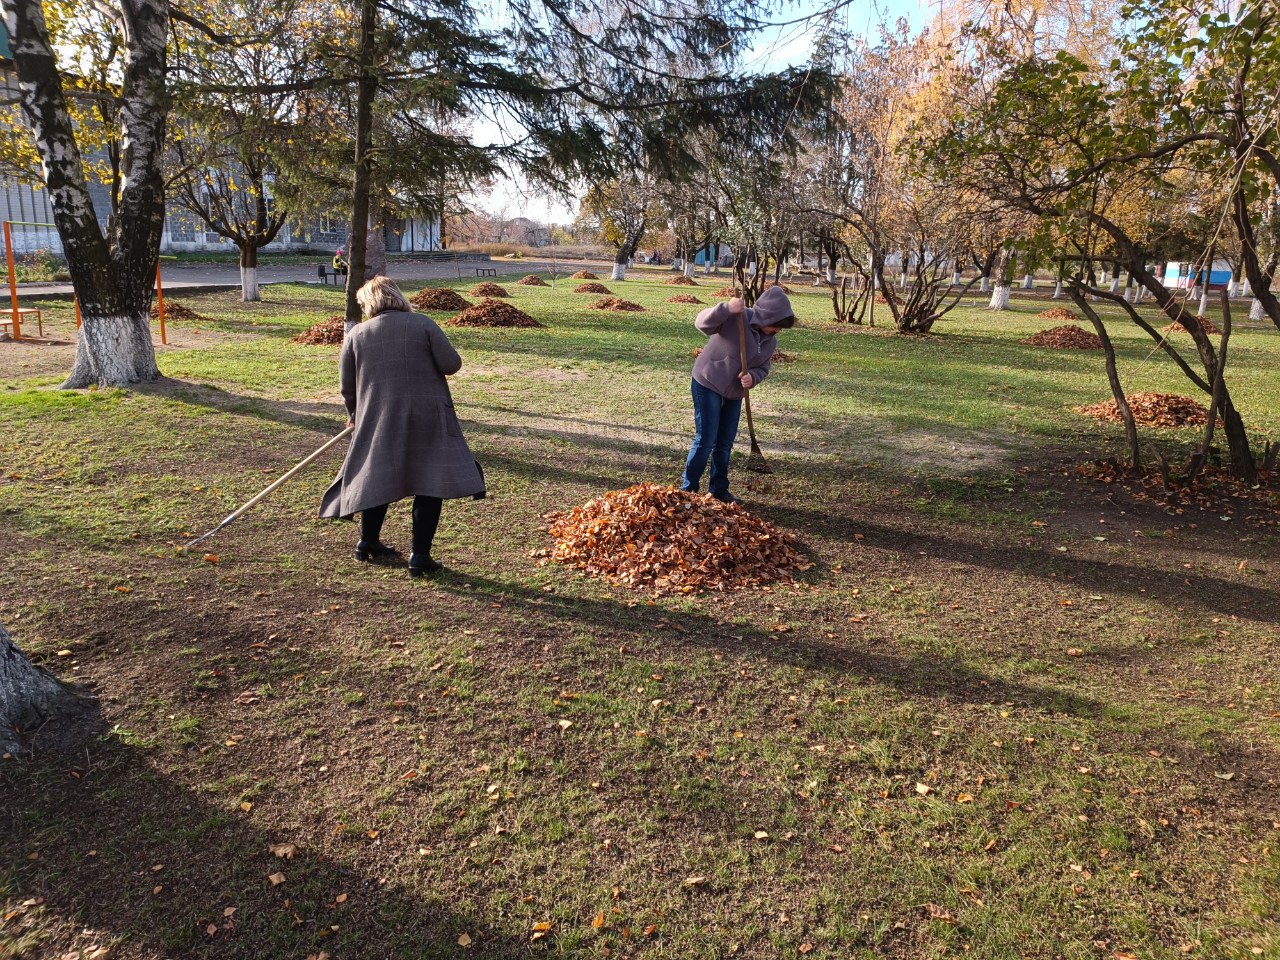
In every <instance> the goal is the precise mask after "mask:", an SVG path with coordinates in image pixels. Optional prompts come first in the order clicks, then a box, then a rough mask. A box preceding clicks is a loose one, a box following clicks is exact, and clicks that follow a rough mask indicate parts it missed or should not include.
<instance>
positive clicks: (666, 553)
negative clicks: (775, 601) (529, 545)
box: [534, 483, 812, 593]
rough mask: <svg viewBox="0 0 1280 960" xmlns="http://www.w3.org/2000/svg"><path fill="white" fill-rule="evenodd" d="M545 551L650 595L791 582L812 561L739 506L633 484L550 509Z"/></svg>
mask: <svg viewBox="0 0 1280 960" xmlns="http://www.w3.org/2000/svg"><path fill="white" fill-rule="evenodd" d="M546 519H547V520H548V521H550V525H549V526H548V528H547V529H548V532H549V533H550V535H551V537H552V538H553V539H554V540H555V545H554V546H553V547H552V548H551V549H550V550H545V549H544V550H537V551H534V556H537V557H539V558H540V559H539V564H540V565H545V564H548V563H552V562H554V563H563V564H565V565H567V566H571V567H575V568H576V569H578V570H582V571H583V572H585V573H587V574H588V575H590V576H593V577H600V578H601V579H604V580H607V581H608V582H609V583H611V584H613V585H614V586H620V587H628V588H633V589H640V590H651V591H653V592H654V593H702V592H704V591H708V590H714V591H727V590H740V589H743V588H745V587H753V586H761V585H766V584H772V583H777V582H791V580H792V577H793V574H795V573H796V572H799V571H804V570H808V569H810V567H812V564H811V563H809V562H808V561H806V560H805V559H804V557H803V556H802V555H801V554H800V552H799V550H798V549H797V546H798V543H797V541H796V539H795V537H793V536H792V535H791V534H789V533H786V532H785V531H782V530H779V529H778V528H777V527H775V526H773V524H771V523H769V522H768V521H767V520H763V519H761V518H760V517H757V516H755V515H754V514H751V513H749V512H747V511H746V510H744V509H743V508H742V507H741V506H740V505H738V504H726V503H721V502H720V501H719V500H716V499H715V498H713V497H710V496H703V495H701V494H696V493H688V492H686V491H683V490H677V489H675V488H674V487H664V486H659V485H657V484H652V483H640V484H636V485H635V486H632V487H628V488H627V489H625V490H613V491H610V492H609V493H606V494H605V495H604V496H601V497H597V498H596V499H594V500H591V501H588V502H587V503H585V504H583V505H582V506H580V507H574V508H573V509H572V510H568V511H565V512H557V513H549V514H547V516H546Z"/></svg>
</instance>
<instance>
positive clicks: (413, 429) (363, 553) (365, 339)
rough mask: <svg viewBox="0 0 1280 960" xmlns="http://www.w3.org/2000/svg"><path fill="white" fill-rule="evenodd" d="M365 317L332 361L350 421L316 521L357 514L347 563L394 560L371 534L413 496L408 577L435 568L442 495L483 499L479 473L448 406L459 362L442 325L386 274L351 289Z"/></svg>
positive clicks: (375, 534) (391, 551) (376, 534)
mask: <svg viewBox="0 0 1280 960" xmlns="http://www.w3.org/2000/svg"><path fill="white" fill-rule="evenodd" d="M356 298H357V299H358V300H359V301H360V307H361V309H362V310H363V311H364V314H365V316H366V317H367V318H368V319H366V320H365V321H364V322H363V323H361V324H359V325H358V326H356V327H355V328H354V329H352V331H351V332H350V333H349V334H347V339H346V341H345V342H344V343H343V345H342V356H341V358H340V360H339V366H340V368H341V375H342V398H343V400H344V401H346V405H347V413H348V414H350V416H351V422H352V424H353V425H354V427H355V433H354V434H353V435H352V438H351V447H350V449H349V450H348V451H347V459H346V461H345V462H344V463H343V464H342V472H341V473H339V474H338V478H337V479H336V480H335V481H334V482H333V486H331V487H330V488H329V490H328V491H327V492H326V493H325V495H324V500H323V501H322V503H321V506H320V516H322V517H348V518H349V517H351V516H352V515H353V514H356V513H359V514H360V542H359V543H358V544H356V559H357V560H371V559H379V558H386V557H389V556H394V555H396V554H397V552H398V551H396V549H395V548H394V547H390V546H387V545H386V544H384V543H383V542H382V541H381V539H380V535H381V533H382V522H383V520H384V519H385V518H386V515H387V507H388V506H390V505H391V504H392V503H394V502H395V501H397V500H403V499H404V498H406V497H413V553H412V554H410V556H409V574H410V576H415V577H420V576H422V575H423V574H424V573H434V572H435V571H437V570H439V569H441V564H440V563H438V562H437V561H435V560H433V559H432V558H431V542H432V541H433V540H434V539H435V535H436V526H437V525H438V524H439V522H440V510H441V506H442V505H443V502H444V501H445V500H450V499H453V498H456V497H474V498H475V499H477V500H478V499H480V498H481V497H483V496H484V492H485V491H484V475H483V474H482V473H481V472H480V465H479V464H478V463H476V460H475V458H474V457H473V456H472V455H471V451H470V450H469V449H468V448H467V441H466V440H465V439H463V436H462V427H461V426H459V424H458V417H457V414H455V413H454V410H453V397H452V396H451V395H450V393H449V384H448V383H447V382H446V381H445V377H448V376H450V375H451V374H455V373H457V372H458V370H459V369H460V368H461V367H462V358H461V357H460V356H458V351H457V350H455V349H453V345H452V344H451V343H449V339H448V337H446V336H445V335H444V331H443V330H441V329H440V328H439V327H438V326H436V324H435V322H434V321H433V320H431V319H430V318H429V317H424V316H423V315H422V314H420V313H414V312H413V311H412V309H411V308H410V306H409V303H408V301H407V300H405V298H404V294H402V293H401V292H400V288H399V287H397V286H396V284H395V281H394V280H391V279H390V278H388V277H375V278H374V279H373V280H370V281H369V282H368V283H366V284H365V285H364V286H363V287H361V288H360V290H359V292H358V293H357V294H356Z"/></svg>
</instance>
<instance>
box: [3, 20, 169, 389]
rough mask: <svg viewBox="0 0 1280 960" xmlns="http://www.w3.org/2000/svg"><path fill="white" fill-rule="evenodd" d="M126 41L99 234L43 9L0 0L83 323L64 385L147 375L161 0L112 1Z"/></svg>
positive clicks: (156, 234) (163, 116) (161, 70)
mask: <svg viewBox="0 0 1280 960" xmlns="http://www.w3.org/2000/svg"><path fill="white" fill-rule="evenodd" d="M103 9H104V10H108V11H110V12H112V13H114V14H116V15H117V16H118V18H119V19H120V22H121V35H122V36H123V37H124V38H125V39H124V58H123V68H122V72H121V76H120V123H121V126H122V127H123V130H124V142H125V144H126V145H127V146H126V149H125V151H124V157H123V170H122V174H123V177H122V181H123V184H124V186H123V188H122V190H121V193H120V201H119V204H118V207H117V210H116V213H115V216H114V217H113V218H112V222H111V223H110V225H109V231H110V232H109V235H104V233H103V230H102V228H101V226H100V224H99V222H98V217H97V213H96V212H95V211H94V208H93V203H92V200H91V199H90V195H89V188H88V183H87V180H86V177H85V171H84V164H83V159H82V156H81V152H80V147H79V144H78V143H77V141H76V136H75V128H74V125H73V123H72V120H71V117H70V114H69V113H68V111H67V101H66V95H65V93H64V91H63V84H62V77H61V75H60V74H59V72H58V66H57V61H56V59H55V57H54V53H53V49H52V46H51V45H50V42H49V30H48V27H47V25H46V23H45V18H44V9H43V7H42V5H41V4H39V3H32V2H28V0H0V11H2V12H3V15H4V24H5V27H6V29H7V30H8V33H9V38H10V46H11V47H12V51H13V61H14V68H15V70H16V71H17V74H18V79H19V87H20V90H21V100H22V108H23V111H24V113H25V114H26V117H27V122H28V123H29V124H30V126H31V133H32V136H33V139H34V141H35V145H36V150H37V152H38V153H39V156H40V161H41V173H42V176H43V180H44V183H45V187H46V188H47V189H48V191H49V202H50V205H51V207H52V209H53V219H54V223H55V224H56V226H57V228H58V235H59V237H60V238H61V240H62V248H63V254H64V256H65V257H66V259H67V267H68V269H69V270H70V272H71V283H72V286H73V287H74V288H75V293H76V297H77V298H78V300H79V302H80V314H81V318H82V320H83V324H82V326H81V329H80V334H79V337H78V339H77V341H76V356H75V362H74V365H73V367H72V370H71V374H70V376H68V378H67V380H66V382H65V383H63V387H64V388H68V389H71V388H78V387H87V386H91V385H94V384H97V385H98V386H104V387H107V386H112V387H114V386H127V385H129V384H132V383H139V382H142V381H149V380H155V379H157V378H159V376H160V371H159V368H158V367H157V366H156V357H155V350H154V348H153V347H152V345H151V322H150V309H151V292H152V287H153V283H154V277H155V271H156V258H157V256H158V254H159V249H160V234H161V231H162V230H163V228H164V183H163V179H162V176H161V159H162V153H163V148H164V135H165V124H166V120H167V118H168V103H167V91H166V84H165V45H166V43H167V42H168V32H169V9H168V4H167V2H166V0H118V2H117V4H115V5H112V6H109V7H107V6H104V8H103Z"/></svg>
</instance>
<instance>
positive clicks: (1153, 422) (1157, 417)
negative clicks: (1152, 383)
mask: <svg viewBox="0 0 1280 960" xmlns="http://www.w3.org/2000/svg"><path fill="white" fill-rule="evenodd" d="M1127 399H1128V401H1129V409H1130V410H1132V411H1133V419H1134V421H1135V422H1137V423H1138V424H1139V425H1140V426H1143V427H1203V426H1204V425H1205V423H1207V422H1208V420H1209V411H1208V410H1206V409H1205V408H1204V407H1202V406H1200V404H1198V403H1196V402H1195V401H1194V400H1192V399H1191V398H1190V397H1182V396H1179V395H1178V394H1176V393H1135V394H1132V395H1131V396H1129V397H1128V398H1127ZM1075 411H1076V413H1083V414H1084V415H1085V416H1086V417H1093V419H1095V420H1101V421H1103V422H1104V423H1120V422H1122V421H1123V419H1124V418H1123V417H1121V416H1120V408H1119V407H1118V406H1117V405H1116V402H1115V400H1107V401H1105V402H1103V403H1095V404H1092V405H1091V406H1087V407H1076V408H1075Z"/></svg>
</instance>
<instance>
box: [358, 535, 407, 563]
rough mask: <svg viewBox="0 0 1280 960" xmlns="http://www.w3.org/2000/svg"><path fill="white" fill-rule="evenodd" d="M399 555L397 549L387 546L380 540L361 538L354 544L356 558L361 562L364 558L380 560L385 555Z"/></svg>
mask: <svg viewBox="0 0 1280 960" xmlns="http://www.w3.org/2000/svg"><path fill="white" fill-rule="evenodd" d="M399 555H400V551H399V550H397V549H396V548H395V547H389V546H387V545H386V544H385V543H383V542H382V541H381V540H375V541H374V542H373V543H368V542H366V541H364V540H361V541H360V542H359V543H357V544H356V559H357V560H360V561H362V562H363V561H366V560H381V559H383V558H385V557H398V556H399Z"/></svg>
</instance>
